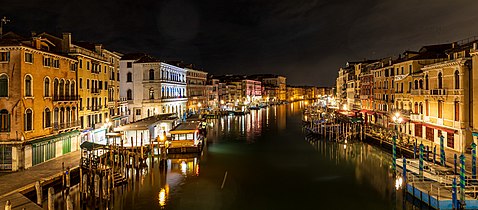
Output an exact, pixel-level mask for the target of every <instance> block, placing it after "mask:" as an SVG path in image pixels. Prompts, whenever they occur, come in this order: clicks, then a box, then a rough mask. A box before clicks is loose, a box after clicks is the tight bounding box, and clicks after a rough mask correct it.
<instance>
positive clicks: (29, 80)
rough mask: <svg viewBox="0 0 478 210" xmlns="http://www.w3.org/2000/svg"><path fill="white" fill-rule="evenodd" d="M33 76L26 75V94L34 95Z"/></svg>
mask: <svg viewBox="0 0 478 210" xmlns="http://www.w3.org/2000/svg"><path fill="white" fill-rule="evenodd" d="M32 94H33V93H32V77H31V76H30V75H27V76H26V77H25V96H32Z"/></svg>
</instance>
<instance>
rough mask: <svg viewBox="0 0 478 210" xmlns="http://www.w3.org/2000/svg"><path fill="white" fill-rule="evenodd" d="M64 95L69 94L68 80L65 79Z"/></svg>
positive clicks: (67, 95)
mask: <svg viewBox="0 0 478 210" xmlns="http://www.w3.org/2000/svg"><path fill="white" fill-rule="evenodd" d="M65 96H66V97H67V98H68V97H69V96H70V81H69V80H67V81H66V83H65Z"/></svg>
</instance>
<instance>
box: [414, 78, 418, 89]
mask: <svg viewBox="0 0 478 210" xmlns="http://www.w3.org/2000/svg"><path fill="white" fill-rule="evenodd" d="M417 89H418V80H415V90H417Z"/></svg>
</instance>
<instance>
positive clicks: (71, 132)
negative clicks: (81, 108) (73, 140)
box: [28, 130, 80, 144]
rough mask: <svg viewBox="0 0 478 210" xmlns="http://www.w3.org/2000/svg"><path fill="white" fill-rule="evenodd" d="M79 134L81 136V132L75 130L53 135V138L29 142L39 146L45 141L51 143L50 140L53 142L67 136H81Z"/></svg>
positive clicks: (48, 137) (42, 138) (47, 137)
mask: <svg viewBox="0 0 478 210" xmlns="http://www.w3.org/2000/svg"><path fill="white" fill-rule="evenodd" d="M79 134H80V131H78V130H74V131H70V132H65V133H59V134H56V135H52V136H46V137H41V138H37V139H33V140H31V141H28V143H29V144H37V143H40V142H44V141H49V140H52V139H57V138H61V137H65V136H75V135H79Z"/></svg>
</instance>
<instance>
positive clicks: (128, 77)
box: [126, 72, 133, 82]
mask: <svg viewBox="0 0 478 210" xmlns="http://www.w3.org/2000/svg"><path fill="white" fill-rule="evenodd" d="M126 82H133V73H131V72H128V74H126Z"/></svg>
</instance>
